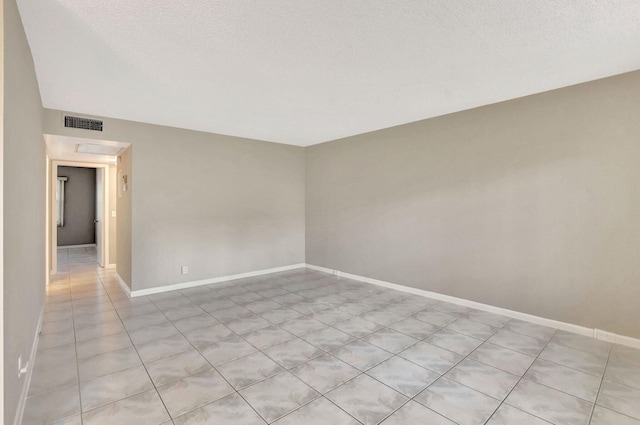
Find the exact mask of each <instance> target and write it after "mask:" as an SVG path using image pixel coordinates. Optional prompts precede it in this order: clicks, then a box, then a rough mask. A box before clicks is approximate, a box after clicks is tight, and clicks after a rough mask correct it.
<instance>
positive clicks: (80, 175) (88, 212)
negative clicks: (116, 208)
mask: <svg viewBox="0 0 640 425" xmlns="http://www.w3.org/2000/svg"><path fill="white" fill-rule="evenodd" d="M63 176H64V177H67V178H68V179H69V180H67V182H65V201H64V226H63V227H58V228H57V229H58V246H68V245H84V244H92V243H95V242H96V226H95V224H94V222H93V220H95V218H96V169H95V168H83V167H58V177H63Z"/></svg>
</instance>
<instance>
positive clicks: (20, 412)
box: [13, 301, 45, 425]
mask: <svg viewBox="0 0 640 425" xmlns="http://www.w3.org/2000/svg"><path fill="white" fill-rule="evenodd" d="M44 306H45V302H44V301H43V302H42V310H40V317H39V318H38V327H37V328H36V335H35V337H34V338H33V345H32V346H31V353H30V354H29V364H28V365H27V375H26V376H25V379H24V382H23V383H22V391H21V392H20V398H19V399H18V407H17V410H16V416H15V418H14V421H13V424H14V425H20V424H21V423H22V417H23V416H24V407H25V404H26V403H27V394H28V393H29V386H30V385H31V376H32V375H33V366H34V364H35V361H36V354H37V352H38V342H39V341H40V330H42V320H43V318H44Z"/></svg>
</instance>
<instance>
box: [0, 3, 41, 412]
mask: <svg viewBox="0 0 640 425" xmlns="http://www.w3.org/2000/svg"><path fill="white" fill-rule="evenodd" d="M3 3H4V16H3V25H4V54H5V55H6V57H7V58H10V60H6V61H4V114H3V121H4V124H3V125H4V128H3V136H4V144H3V148H4V154H3V164H2V171H3V181H4V185H3V186H2V188H3V204H4V211H3V212H4V217H3V227H4V235H3V245H4V247H6V248H7V249H4V253H3V254H4V255H3V263H4V271H3V278H4V300H3V308H4V316H3V319H4V338H3V342H4V422H5V423H7V424H10V423H13V419H14V416H15V413H16V408H17V405H18V400H19V397H20V394H21V391H22V388H23V384H24V379H25V375H22V376H21V377H20V378H18V371H17V368H18V356H20V355H22V358H23V359H24V361H25V362H26V361H27V360H28V359H29V355H30V353H31V350H32V347H33V342H34V338H35V335H36V330H37V329H38V320H39V317H40V312H41V311H42V305H43V300H44V287H45V167H46V161H45V145H44V140H43V136H42V101H41V99H40V93H39V90H38V83H37V80H36V75H35V71H34V66H33V59H32V57H31V51H30V49H29V45H28V44H27V40H26V37H25V34H24V29H23V27H22V21H21V19H20V15H19V14H18V8H17V6H16V3H15V0H5V1H4V2H3Z"/></svg>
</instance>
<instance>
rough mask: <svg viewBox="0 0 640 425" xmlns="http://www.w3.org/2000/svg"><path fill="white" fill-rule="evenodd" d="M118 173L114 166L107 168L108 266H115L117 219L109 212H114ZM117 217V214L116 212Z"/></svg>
mask: <svg viewBox="0 0 640 425" xmlns="http://www.w3.org/2000/svg"><path fill="white" fill-rule="evenodd" d="M117 173H118V169H117V167H116V166H115V165H110V166H109V194H108V195H107V196H109V215H108V217H107V220H109V247H108V249H109V264H116V252H117V249H116V246H117V238H116V224H117V223H116V222H117V217H112V216H111V211H116V206H117V203H116V199H117V198H116V193H117V190H116V189H117V187H116V176H117ZM116 215H117V212H116Z"/></svg>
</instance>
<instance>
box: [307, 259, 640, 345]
mask: <svg viewBox="0 0 640 425" xmlns="http://www.w3.org/2000/svg"><path fill="white" fill-rule="evenodd" d="M306 267H307V268H309V269H312V270H317V271H320V272H324V273H329V274H332V275H334V276H336V277H338V278H341V277H342V278H346V279H353V280H357V281H360V282H364V283H370V284H372V285H378V286H382V287H385V288H390V289H395V290H398V291H402V292H407V293H410V294H415V295H420V296H423V297H427V298H432V299H436V300H440V301H446V302H450V303H452V304H457V305H461V306H464V307H471V308H475V309H477V310H482V311H487V312H489V313H495V314H501V315H503V316H507V317H511V318H514V319H519V320H524V321H526V322H531V323H535V324H537V325H542V326H548V327H551V328H557V329H561V330H563V331H567V332H573V333H576V334H579V335H584V336H588V337H591V338H595V339H599V340H602V341H608V342H613V343H615V344H620V345H626V346H628V347H633V348H639V349H640V339H637V338H632V337H629V336H624V335H618V334H615V333H612V332H607V331H603V330H600V329H592V328H587V327H584V326H579V325H574V324H572V323H566V322H560V321H557V320H553V319H547V318H544V317H540V316H534V315H532V314H527V313H521V312H519V311H514V310H509V309H506V308H502V307H496V306H492V305H489V304H483V303H479V302H476V301H470V300H465V299H464V298H457V297H452V296H450V295H444V294H439V293H437V292H431V291H425V290H423V289H418V288H411V287H409V286H403V285H398V284H395V283H390V282H386V281H384V280H377V279H372V278H369V277H365V276H359V275H355V274H351V273H343V272H341V271H338V270H332V269H329V268H326V267H320V266H314V265H313V264H307V265H306Z"/></svg>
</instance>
